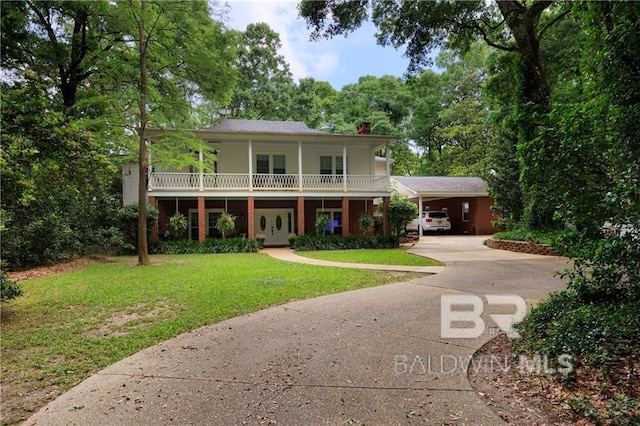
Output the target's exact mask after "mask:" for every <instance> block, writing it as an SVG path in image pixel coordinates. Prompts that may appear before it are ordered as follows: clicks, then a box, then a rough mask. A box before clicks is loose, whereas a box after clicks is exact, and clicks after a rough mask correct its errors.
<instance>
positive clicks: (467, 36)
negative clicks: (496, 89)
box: [299, 0, 571, 217]
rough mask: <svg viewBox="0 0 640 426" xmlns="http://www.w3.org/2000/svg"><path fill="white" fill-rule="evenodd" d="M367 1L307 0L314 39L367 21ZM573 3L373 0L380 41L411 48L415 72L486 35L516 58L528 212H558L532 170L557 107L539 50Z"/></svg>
mask: <svg viewBox="0 0 640 426" xmlns="http://www.w3.org/2000/svg"><path fill="white" fill-rule="evenodd" d="M368 7H369V2H366V1H360V2H348V1H343V0H327V1H312V0H306V1H302V3H301V4H300V6H299V10H300V14H301V16H302V17H303V18H305V19H306V21H307V23H308V25H309V26H310V27H312V28H313V30H314V32H313V33H312V37H315V38H318V37H321V36H325V37H331V36H334V35H337V34H345V33H349V32H350V31H353V30H354V29H355V28H357V27H359V26H360V25H361V24H362V23H363V22H364V21H365V20H367V19H368V18H369V9H368ZM570 7H571V5H570V3H566V2H553V1H551V0H534V1H531V2H522V1H517V0H504V1H497V2H496V3H495V4H489V3H487V2H485V1H465V2H457V1H448V0H445V1H438V2H427V1H395V0H387V1H377V2H373V3H372V7H371V13H370V15H371V19H372V20H373V22H374V24H375V25H376V26H377V28H378V30H379V32H378V34H377V39H378V43H380V44H383V45H393V46H395V47H397V48H398V47H402V46H406V55H407V56H408V57H409V58H410V59H411V62H410V65H409V71H410V72H415V71H416V70H418V69H419V68H421V67H422V66H424V65H426V64H429V63H430V61H431V59H430V57H429V54H430V52H431V51H432V50H433V49H435V48H437V47H441V46H443V45H448V46H449V47H451V48H455V49H462V50H466V49H467V48H468V47H469V46H470V45H471V43H472V42H473V41H474V40H476V39H478V38H480V39H482V40H484V41H485V42H486V43H487V44H488V45H490V46H491V47H493V48H496V49H499V50H501V51H505V52H509V53H513V54H514V55H515V58H517V60H516V62H515V68H514V71H515V73H516V81H517V89H516V92H517V94H518V98H517V103H516V108H517V114H516V116H517V117H518V119H517V120H515V121H514V124H515V125H516V126H517V129H516V135H517V139H516V140H517V143H518V145H519V146H520V147H519V149H518V154H519V155H521V159H520V160H521V162H522V163H523V165H524V167H523V168H522V173H521V174H522V181H523V190H524V192H525V193H524V196H525V197H526V204H527V208H528V211H540V212H542V211H543V210H544V212H542V217H550V216H552V212H551V211H549V210H550V209H549V207H550V206H551V207H552V204H553V203H552V202H550V201H549V200H548V199H547V197H546V196H545V194H546V192H545V185H546V183H545V182H544V179H545V176H544V175H542V176H540V175H538V174H536V173H538V172H539V171H540V170H536V169H535V168H529V167H527V166H528V165H529V164H531V163H536V162H538V161H539V160H541V159H542V158H541V157H540V156H541V155H542V152H541V150H540V149H539V148H540V147H542V148H544V145H545V144H544V141H543V140H541V139H540V137H539V136H540V132H539V128H540V125H541V121H540V118H543V117H544V115H546V114H547V113H549V112H550V110H551V89H550V85H549V81H548V75H547V72H546V68H545V65H544V62H543V60H542V55H541V40H542V38H543V37H544V35H545V33H546V32H547V31H548V29H549V28H551V27H552V26H554V25H555V24H556V23H558V22H560V21H561V20H562V19H563V18H564V17H565V16H567V15H568V14H569V12H570V10H571V9H570Z"/></svg>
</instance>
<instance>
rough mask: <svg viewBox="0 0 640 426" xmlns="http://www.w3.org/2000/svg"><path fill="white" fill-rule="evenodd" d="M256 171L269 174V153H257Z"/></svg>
mask: <svg viewBox="0 0 640 426" xmlns="http://www.w3.org/2000/svg"><path fill="white" fill-rule="evenodd" d="M256 173H261V174H269V155H267V154H258V155H256Z"/></svg>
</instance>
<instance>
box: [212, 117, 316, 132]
mask: <svg viewBox="0 0 640 426" xmlns="http://www.w3.org/2000/svg"><path fill="white" fill-rule="evenodd" d="M205 130H209V131H212V132H220V133H260V134H268V133H271V134H312V135H325V134H327V133H326V132H323V131H322V130H317V129H310V128H309V127H307V125H306V124H305V123H303V122H302V121H271V120H241V119H227V118H225V119H223V120H222V121H220V123H219V124H217V125H216V126H213V127H209V128H207V129H205Z"/></svg>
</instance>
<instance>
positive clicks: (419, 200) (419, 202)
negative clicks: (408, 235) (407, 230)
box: [418, 195, 422, 238]
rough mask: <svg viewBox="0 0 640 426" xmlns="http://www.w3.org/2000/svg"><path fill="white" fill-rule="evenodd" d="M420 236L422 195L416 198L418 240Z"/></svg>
mask: <svg viewBox="0 0 640 426" xmlns="http://www.w3.org/2000/svg"><path fill="white" fill-rule="evenodd" d="M421 236H422V195H419V196H418V238H420V237H421Z"/></svg>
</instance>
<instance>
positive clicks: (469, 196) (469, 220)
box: [391, 176, 498, 235]
mask: <svg viewBox="0 0 640 426" xmlns="http://www.w3.org/2000/svg"><path fill="white" fill-rule="evenodd" d="M391 180H392V186H393V187H394V188H395V189H396V190H397V191H398V192H399V193H401V194H404V195H406V196H407V197H409V199H410V200H412V201H414V202H415V203H417V204H418V209H419V211H420V213H419V217H422V212H425V211H429V210H431V211H435V210H446V211H447V213H448V214H449V218H450V219H451V233H452V234H478V235H490V234H493V233H495V232H498V229H496V228H495V227H494V226H493V225H492V221H495V220H497V217H496V216H495V215H494V213H493V211H492V209H491V207H492V206H493V198H491V197H490V196H489V193H488V192H487V184H486V183H485V182H484V181H483V180H482V179H480V178H478V177H457V176H454V177H449V176H411V177H407V176H393V177H392V178H391Z"/></svg>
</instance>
